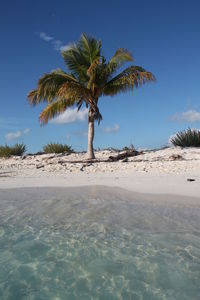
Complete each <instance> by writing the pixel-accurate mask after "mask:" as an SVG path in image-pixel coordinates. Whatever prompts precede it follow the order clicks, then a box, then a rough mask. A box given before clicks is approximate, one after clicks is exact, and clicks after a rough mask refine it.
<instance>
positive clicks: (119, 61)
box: [107, 48, 133, 75]
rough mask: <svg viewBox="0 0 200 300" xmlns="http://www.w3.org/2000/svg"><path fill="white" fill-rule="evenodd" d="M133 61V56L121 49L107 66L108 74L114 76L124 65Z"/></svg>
mask: <svg viewBox="0 0 200 300" xmlns="http://www.w3.org/2000/svg"><path fill="white" fill-rule="evenodd" d="M130 61H133V56H132V54H131V53H130V52H129V51H128V50H127V49H124V48H119V49H117V51H116V52H115V54H114V55H113V57H112V58H111V60H110V61H109V62H108V64H107V72H108V74H109V75H111V74H113V73H114V72H115V71H116V70H117V69H118V68H120V67H121V66H122V65H123V64H124V63H126V62H130Z"/></svg>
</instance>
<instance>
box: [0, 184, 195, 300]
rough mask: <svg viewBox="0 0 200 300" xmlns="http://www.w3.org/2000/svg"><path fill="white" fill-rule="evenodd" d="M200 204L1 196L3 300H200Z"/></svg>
mask: <svg viewBox="0 0 200 300" xmlns="http://www.w3.org/2000/svg"><path fill="white" fill-rule="evenodd" d="M199 263H200V201H199V199H198V198H188V197H179V196H173V195H171V196H167V195H162V196H161V195H147V194H146V195H142V194H139V193H138V194H137V193H131V192H128V191H126V190H123V189H120V188H114V189H113V188H109V187H105V186H88V187H81V188H20V189H9V190H8V189H7V190H6V189H4V190H3V189H2V190H0V299H5V300H6V299H9V300H10V299H15V300H18V299H20V300H21V299H37V300H39V299H70V300H71V299H109V300H110V299H134V300H143V299H145V300H151V299H152V300H158V299H163V300H164V299H170V300H173V299H176V300H179V299H181V300H184V299H188V300H189V299H190V300H191V299H198V295H199V294H200V287H199V278H200V268H199Z"/></svg>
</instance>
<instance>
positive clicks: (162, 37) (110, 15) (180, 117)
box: [0, 0, 200, 151]
mask: <svg viewBox="0 0 200 300" xmlns="http://www.w3.org/2000/svg"><path fill="white" fill-rule="evenodd" d="M0 31H1V47H0V49H1V56H0V66H1V68H0V82H1V97H0V107H1V109H0V144H2V143H5V142H8V143H11V144H12V143H14V142H21V141H24V142H25V143H26V144H27V146H28V149H29V151H36V150H40V149H41V148H42V145H43V144H44V143H47V142H50V141H57V142H63V143H64V142H65V143H68V144H72V146H73V147H74V148H76V149H79V150H82V149H85V148H86V145H87V137H86V136H85V132H86V131H87V121H86V120H85V121H77V122H73V123H67V124H62V125H58V124H49V125H47V126H46V127H40V126H39V122H38V115H39V112H40V111H41V109H42V107H37V108H31V107H29V105H28V103H27V101H26V95H27V93H28V91H29V90H31V89H33V88H35V86H36V83H37V80H38V78H39V77H40V76H41V75H42V74H43V73H45V72H49V71H51V70H53V69H56V68H58V67H60V68H63V69H64V68H65V66H64V63H63V60H62V57H61V55H60V51H59V50H58V49H59V47H60V46H64V45H66V44H68V43H70V42H73V41H77V40H78V39H79V38H80V35H81V33H82V32H86V33H87V34H91V35H93V36H95V37H97V38H99V39H101V40H102V46H103V51H104V55H105V56H106V57H107V58H110V57H111V55H112V54H114V52H115V50H116V49H117V48H119V47H123V48H128V49H129V50H130V51H131V52H132V53H133V56H134V58H135V62H134V63H135V64H136V65H141V66H143V67H145V68H146V69H147V70H150V71H152V72H153V73H154V74H155V76H156V79H157V82H156V83H153V84H148V85H146V86H144V87H142V88H139V89H137V90H135V91H134V92H133V93H127V94H124V95H119V96H117V97H114V98H109V97H107V98H102V99H100V109H101V112H102V115H103V122H102V124H101V125H100V127H98V128H97V129H96V138H95V146H96V147H106V146H114V147H121V146H124V145H129V144H130V143H133V144H134V145H135V146H136V147H156V146H162V145H165V144H167V142H168V139H169V137H170V135H172V134H174V133H175V132H176V131H177V130H182V129H185V128H187V127H188V126H190V127H195V128H196V127H199V124H200V101H199V100H200V83H199V82H200V76H199V70H200V1H197V0H191V1H189V0H188V1H186V0H182V1H181V0H159V1H158V0H157V1H156V0H152V1H148V0H143V1H134V0H129V1H128V0H123V1H122V0H115V1H114V0H107V1H105V0H103V1H95V0H93V1H92V0H85V1H81V0H77V1H67V0H65V1H63V0H57V1H50V0H48V1H46V0H43V1H39V0H35V1H25V0H23V1H22V0H18V1H14V0H12V1H11V0H10V1H9V0H7V1H1V10H0ZM55 48H57V49H55ZM70 113H71V115H70V116H71V117H73V111H72V112H70ZM70 116H69V115H68V116H66V118H69V117H70ZM72 119H73V118H72ZM27 128H28V129H29V130H26V129H27ZM25 130H26V131H25ZM24 131H25V132H24Z"/></svg>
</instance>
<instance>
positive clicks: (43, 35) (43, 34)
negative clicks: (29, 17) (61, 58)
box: [39, 32, 66, 51]
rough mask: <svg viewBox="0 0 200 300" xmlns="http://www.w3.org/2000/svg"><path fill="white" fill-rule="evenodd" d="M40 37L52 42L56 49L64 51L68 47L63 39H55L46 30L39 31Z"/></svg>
mask: <svg viewBox="0 0 200 300" xmlns="http://www.w3.org/2000/svg"><path fill="white" fill-rule="evenodd" d="M39 37H40V38H41V39H42V40H43V41H45V42H50V44H51V45H52V46H53V49H55V50H56V51H62V50H64V49H65V47H66V46H65V45H64V44H63V42H62V41H61V40H58V39H55V38H54V37H53V36H50V35H48V34H47V33H46V32H39Z"/></svg>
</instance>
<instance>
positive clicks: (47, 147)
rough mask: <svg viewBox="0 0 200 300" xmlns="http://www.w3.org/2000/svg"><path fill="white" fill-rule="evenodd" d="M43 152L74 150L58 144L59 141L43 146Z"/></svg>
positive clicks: (70, 151)
mask: <svg viewBox="0 0 200 300" xmlns="http://www.w3.org/2000/svg"><path fill="white" fill-rule="evenodd" d="M43 151H44V153H68V154H69V153H72V152H74V151H73V149H72V148H71V146H68V145H64V144H59V143H49V144H47V145H45V146H44V147H43Z"/></svg>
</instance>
